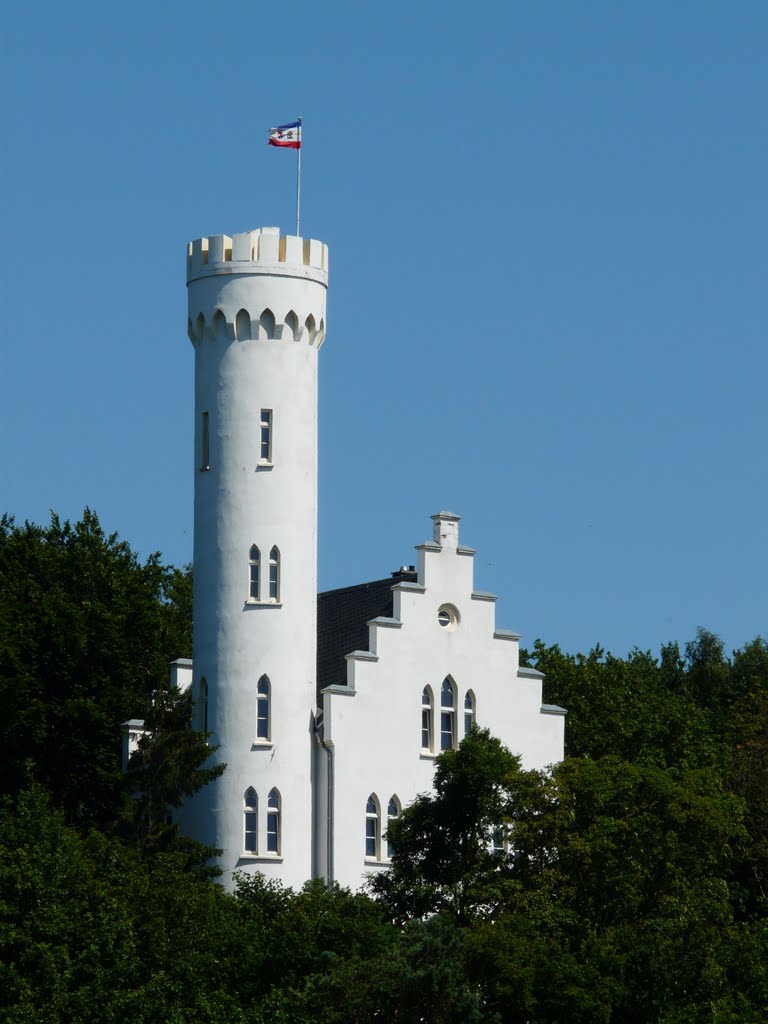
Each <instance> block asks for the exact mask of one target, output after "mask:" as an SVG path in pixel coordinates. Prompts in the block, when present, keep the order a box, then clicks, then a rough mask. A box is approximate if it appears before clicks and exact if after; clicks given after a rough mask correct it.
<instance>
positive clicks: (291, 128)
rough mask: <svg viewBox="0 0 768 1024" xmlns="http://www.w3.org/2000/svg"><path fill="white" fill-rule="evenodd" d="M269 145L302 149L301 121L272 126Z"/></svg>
mask: <svg viewBox="0 0 768 1024" xmlns="http://www.w3.org/2000/svg"><path fill="white" fill-rule="evenodd" d="M269 145H270V146H282V147H283V148H284V149H301V121H293V122H292V123H291V124H281V125H278V126H277V128H270V129H269Z"/></svg>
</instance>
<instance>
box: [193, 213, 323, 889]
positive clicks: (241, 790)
mask: <svg viewBox="0 0 768 1024" xmlns="http://www.w3.org/2000/svg"><path fill="white" fill-rule="evenodd" d="M327 282H328V247H327V246H326V245H324V244H323V243H322V242H318V241H315V240H314V239H312V240H310V239H302V238H298V237H295V236H290V235H289V236H283V237H281V236H280V232H279V229H278V228H261V229H259V230H256V231H249V232H245V233H244V234H241V235H234V236H233V237H232V238H229V237H228V236H226V235H214V236H212V237H210V238H198V239H196V240H195V241H194V242H192V243H191V244H190V246H189V249H188V258H187V284H188V294H189V324H188V329H189V337H190V339H191V341H192V344H193V345H194V348H195V535H194V644H193V646H194V651H193V664H194V670H193V673H194V674H193V688H194V690H193V692H194V697H195V707H196V715H197V722H196V725H197V727H198V728H201V729H206V730H207V731H210V732H211V734H212V736H211V743H212V744H218V745H219V747H220V750H219V752H218V758H219V759H220V760H221V761H225V762H226V764H227V770H226V772H225V773H224V774H223V776H222V777H221V778H220V779H219V780H217V781H216V782H214V783H213V784H211V785H210V786H208V787H206V789H204V790H203V791H201V792H200V793H199V794H198V795H197V797H196V798H195V799H194V800H193V801H192V802H191V803H190V805H189V806H188V807H187V808H185V812H184V815H183V824H184V827H185V829H186V830H187V831H189V833H190V834H191V835H193V836H195V837H196V838H198V839H200V840H201V841H203V842H206V843H208V844H210V845H211V846H216V847H219V848H221V849H222V850H223V854H222V857H221V861H220V863H221V867H222V868H223V870H224V879H223V880H224V882H225V883H227V884H228V883H229V882H230V879H231V873H232V871H234V870H238V871H246V872H247V871H261V872H263V873H264V874H265V875H266V876H267V877H280V878H281V879H283V880H284V881H285V882H286V883H287V884H289V885H300V884H301V883H303V882H304V881H306V879H308V878H310V877H311V874H312V849H311V837H312V784H311V777H310V771H311V756H312V724H313V714H314V709H315V704H316V701H315V674H316V668H315V657H316V653H315V651H316V633H317V613H316V607H317V356H318V351H319V348H320V346H321V345H322V343H323V337H324V334H325V298H326V288H327Z"/></svg>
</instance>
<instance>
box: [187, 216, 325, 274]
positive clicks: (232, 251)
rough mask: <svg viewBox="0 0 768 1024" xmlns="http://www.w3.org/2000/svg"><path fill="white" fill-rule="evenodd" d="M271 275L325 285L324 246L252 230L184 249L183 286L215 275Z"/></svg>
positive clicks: (277, 231) (215, 237) (268, 230)
mask: <svg viewBox="0 0 768 1024" xmlns="http://www.w3.org/2000/svg"><path fill="white" fill-rule="evenodd" d="M265 273H266V274H274V275H278V276H286V277H301V278H304V279H308V280H313V281H318V282H319V283H321V284H325V285H327V283H328V246H327V245H325V244H324V243H323V242H319V241H318V240H317V239H316V238H299V237H298V235H281V234H280V229H279V228H256V230H254V231H244V232H243V233H242V234H239V235H232V237H231V238H230V236H229V235H211V236H210V237H209V238H196V239H195V240H194V241H192V242H190V243H189V245H188V246H187V283H188V284H189V283H190V282H191V281H196V280H198V279H200V278H203V277H212V276H214V275H217V274H265Z"/></svg>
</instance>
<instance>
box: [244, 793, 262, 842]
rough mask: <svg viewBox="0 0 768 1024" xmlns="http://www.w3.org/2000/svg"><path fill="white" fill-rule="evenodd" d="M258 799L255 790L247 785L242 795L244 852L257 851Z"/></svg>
mask: <svg viewBox="0 0 768 1024" xmlns="http://www.w3.org/2000/svg"><path fill="white" fill-rule="evenodd" d="M258 832H259V799H258V797H257V796H256V790H255V789H254V788H253V786H249V787H248V789H246V791H245V795H244V796H243V849H244V850H245V852H246V853H257V852H258Z"/></svg>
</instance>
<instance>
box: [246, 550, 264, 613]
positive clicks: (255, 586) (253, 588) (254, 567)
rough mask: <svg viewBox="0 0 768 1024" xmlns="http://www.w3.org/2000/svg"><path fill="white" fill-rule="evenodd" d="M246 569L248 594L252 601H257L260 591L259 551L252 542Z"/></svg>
mask: <svg viewBox="0 0 768 1024" xmlns="http://www.w3.org/2000/svg"><path fill="white" fill-rule="evenodd" d="M248 569H249V573H250V583H249V589H248V596H249V598H250V599H251V600H252V601H258V600H259V595H260V593H261V552H260V551H259V549H258V548H257V547H256V545H255V544H254V545H253V546H252V547H251V550H250V553H249V555H248Z"/></svg>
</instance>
